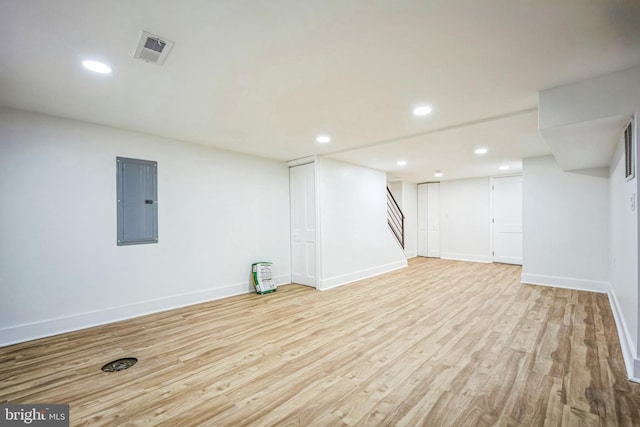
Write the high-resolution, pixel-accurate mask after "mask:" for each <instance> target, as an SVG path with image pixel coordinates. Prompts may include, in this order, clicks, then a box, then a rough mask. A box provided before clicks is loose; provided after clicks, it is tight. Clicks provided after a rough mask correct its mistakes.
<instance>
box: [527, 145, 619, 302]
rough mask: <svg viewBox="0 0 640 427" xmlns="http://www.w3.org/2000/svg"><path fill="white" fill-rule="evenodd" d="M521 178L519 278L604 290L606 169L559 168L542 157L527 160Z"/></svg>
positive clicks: (606, 266) (606, 262)
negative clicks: (521, 254)
mask: <svg viewBox="0 0 640 427" xmlns="http://www.w3.org/2000/svg"><path fill="white" fill-rule="evenodd" d="M522 177H523V181H522V183H523V198H524V200H523V266H522V267H523V268H522V281H523V282H525V283H533V284H541V285H551V286H558V287H566V288H575V289H584V290H590V291H598V292H605V291H607V289H608V287H609V283H608V282H609V182H608V173H607V170H606V169H597V170H592V171H586V172H583V173H576V172H563V171H562V170H561V169H560V168H559V167H558V165H557V163H556V161H555V159H554V158H553V157H552V156H544V157H535V158H529V159H525V160H524V162H523V174H522Z"/></svg>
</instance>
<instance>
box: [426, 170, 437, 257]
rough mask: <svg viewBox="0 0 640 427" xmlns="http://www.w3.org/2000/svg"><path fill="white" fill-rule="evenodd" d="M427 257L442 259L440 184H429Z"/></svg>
mask: <svg viewBox="0 0 640 427" xmlns="http://www.w3.org/2000/svg"><path fill="white" fill-rule="evenodd" d="M427 227H428V234H427V235H428V236H429V237H428V238H427V240H428V242H427V247H428V252H427V256H429V257H432V258H440V183H437V182H435V183H431V184H427Z"/></svg>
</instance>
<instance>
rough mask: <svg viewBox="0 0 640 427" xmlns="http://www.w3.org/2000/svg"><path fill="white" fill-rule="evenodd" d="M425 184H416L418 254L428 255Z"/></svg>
mask: <svg viewBox="0 0 640 427" xmlns="http://www.w3.org/2000/svg"><path fill="white" fill-rule="evenodd" d="M427 200H428V197H427V184H419V185H418V256H428V252H429V245H428V238H429V234H428V230H429V226H428V221H427Z"/></svg>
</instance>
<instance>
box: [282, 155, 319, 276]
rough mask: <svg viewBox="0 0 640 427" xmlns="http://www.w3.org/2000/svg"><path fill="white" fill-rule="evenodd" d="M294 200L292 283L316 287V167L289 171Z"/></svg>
mask: <svg viewBox="0 0 640 427" xmlns="http://www.w3.org/2000/svg"><path fill="white" fill-rule="evenodd" d="M289 185H290V200H291V281H292V282H294V283H299V284H302V285H307V286H313V287H315V286H316V193H315V165H314V164H313V163H309V164H306V165H300V166H295V167H292V168H290V169H289Z"/></svg>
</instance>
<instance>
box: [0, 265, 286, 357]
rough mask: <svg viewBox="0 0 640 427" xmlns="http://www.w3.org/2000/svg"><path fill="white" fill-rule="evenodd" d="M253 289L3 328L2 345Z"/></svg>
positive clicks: (240, 286)
mask: <svg viewBox="0 0 640 427" xmlns="http://www.w3.org/2000/svg"><path fill="white" fill-rule="evenodd" d="M290 279H291V278H290V277H289V276H278V277H274V281H275V282H276V284H278V285H280V284H287V283H290V282H291V280H290ZM254 291H255V289H254V287H253V285H252V284H251V283H249V281H247V282H242V283H236V284H234V285H228V286H225V287H222V288H215V289H207V290H204V291H197V292H190V293H186V294H179V295H172V296H169V297H164V298H158V299H153V300H148V301H141V302H137V303H133V304H126V305H121V306H117V307H109V308H105V309H102V310H95V311H90V312H84V313H76V314H72V315H70V316H64V317H58V318H54V319H47V320H41V321H37V322H33V323H26V324H22V325H14V326H9V327H7V328H2V329H0V347H4V346H7V345H11V344H17V343H21V342H25V341H30V340H34V339H38V338H44V337H50V336H53V335H58V334H62V333H65V332H73V331H78V330H80V329H86V328H90V327H93V326H99V325H104V324H107V323H113V322H119V321H121V320H126V319H132V318H134V317H140V316H145V315H147V314H153V313H159V312H162V311H167V310H173V309H176V308H181V307H186V306H189V305H194V304H200V303H203V302H207V301H213V300H216V299H220V298H226V297H230V296H234V295H240V294H246V293H249V292H254Z"/></svg>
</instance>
